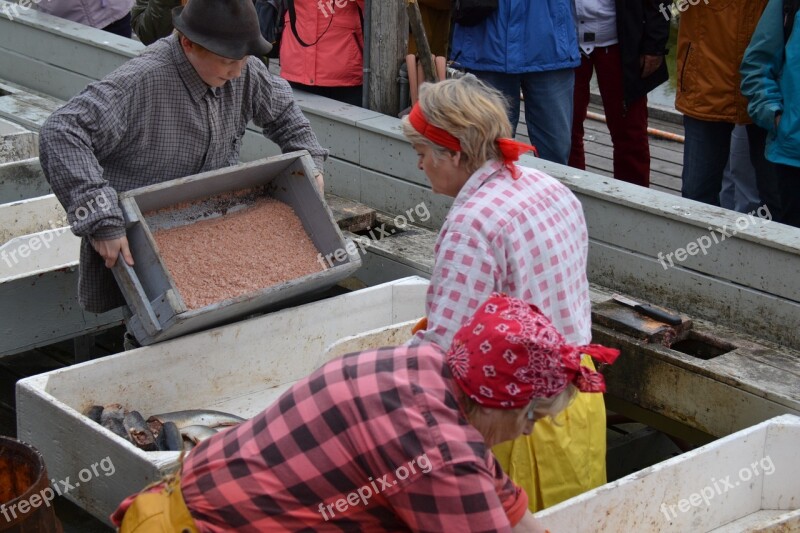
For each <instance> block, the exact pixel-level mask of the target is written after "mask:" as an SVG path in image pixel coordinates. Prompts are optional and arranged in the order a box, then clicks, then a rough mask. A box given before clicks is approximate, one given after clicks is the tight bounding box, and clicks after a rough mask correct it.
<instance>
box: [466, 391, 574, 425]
mask: <svg viewBox="0 0 800 533" xmlns="http://www.w3.org/2000/svg"><path fill="white" fill-rule="evenodd" d="M577 393H578V389H577V388H576V387H575V385H573V384H572V383H570V384H568V385H567V388H566V389H564V390H562V391H561V392H559V393H558V394H556V395H555V396H552V397H550V398H533V399H532V400H531V401H532V402H534V412H535V413H536V415H538V418H545V417H550V418H555V417H556V416H557V415H558V414H559V413H560V412H561V411H563V410H564V409H566V408H567V407H569V404H570V403H572V400H573V399H575V396H576V394H577ZM462 407H463V408H464V414H466V415H467V418H469V417H471V416H473V415H474V414H475V413H477V412H478V410H479V409H480V408H481V404H479V403H478V402H476V401H475V400H473V399H472V398H470V397H469V396H468V395H467V394H464V402H463V405H462Z"/></svg>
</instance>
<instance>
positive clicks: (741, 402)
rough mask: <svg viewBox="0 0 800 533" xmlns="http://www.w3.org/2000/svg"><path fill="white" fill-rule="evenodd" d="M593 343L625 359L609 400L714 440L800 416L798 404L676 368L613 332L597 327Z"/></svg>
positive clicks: (610, 377)
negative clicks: (620, 352)
mask: <svg viewBox="0 0 800 533" xmlns="http://www.w3.org/2000/svg"><path fill="white" fill-rule="evenodd" d="M592 339H593V342H598V343H600V344H603V345H605V346H612V347H615V348H619V349H620V350H623V353H624V355H623V356H621V357H619V358H618V359H617V360H616V361H615V362H614V364H613V365H611V366H609V367H607V368H606V369H605V371H604V375H605V378H606V384H607V387H608V394H611V395H613V396H616V397H618V398H621V399H622V400H625V401H628V402H631V403H634V404H636V405H639V406H640V407H642V408H644V409H647V410H650V411H653V412H655V413H658V414H661V415H664V416H666V417H667V418H670V419H673V420H677V421H679V422H681V423H682V424H686V425H688V426H690V427H692V428H695V429H698V430H700V431H703V432H705V433H708V434H710V435H714V436H717V437H720V436H724V435H729V434H731V433H733V432H735V431H738V430H741V429H744V428H747V427H750V426H752V425H754V424H758V423H759V422H763V421H764V420H768V419H770V418H772V417H774V416H778V415H781V414H786V413H788V414H796V415H800V406H797V405H796V404H794V407H790V406H787V405H786V404H785V403H778V402H776V401H775V400H773V399H770V398H765V397H764V392H765V391H760V393H761V394H758V395H757V394H753V393H752V392H749V391H747V390H744V389H743V388H741V387H737V386H734V385H730V384H727V383H724V382H723V381H721V380H719V379H715V377H710V376H708V375H706V374H703V373H700V372H697V371H694V369H691V368H686V367H685V366H683V365H678V364H675V363H677V362H679V359H678V358H673V359H667V358H664V359H660V358H657V357H653V355H652V354H653V353H654V352H653V351H652V350H650V349H646V348H644V347H642V346H641V345H640V344H639V343H638V342H636V341H634V340H633V339H630V340H626V338H625V337H624V336H621V335H619V334H617V333H615V332H612V331H611V330H608V329H605V328H602V327H598V326H595V327H593V329H592ZM628 339H629V338H628ZM790 403H791V402H790Z"/></svg>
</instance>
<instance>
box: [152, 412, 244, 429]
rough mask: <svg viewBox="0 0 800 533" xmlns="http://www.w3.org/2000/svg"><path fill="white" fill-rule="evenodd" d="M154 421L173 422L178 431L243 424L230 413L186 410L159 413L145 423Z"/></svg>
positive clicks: (242, 420) (242, 419) (240, 419)
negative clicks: (196, 427)
mask: <svg viewBox="0 0 800 533" xmlns="http://www.w3.org/2000/svg"><path fill="white" fill-rule="evenodd" d="M155 420H157V421H159V422H161V423H162V424H163V423H165V422H173V423H174V424H175V425H176V426H178V429H182V428H185V427H186V426H208V427H210V428H214V427H219V426H235V425H236V424H239V423H241V422H244V418H241V417H238V416H236V415H232V414H230V413H223V412H222V411H212V410H204V409H187V410H185V411H172V412H169V413H161V414H160V415H153V416H151V417H150V418H148V419H147V422H148V423H150V422H153V421H155Z"/></svg>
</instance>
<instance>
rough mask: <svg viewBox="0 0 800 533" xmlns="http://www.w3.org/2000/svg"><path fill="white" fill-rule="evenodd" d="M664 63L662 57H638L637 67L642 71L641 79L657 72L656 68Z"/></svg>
mask: <svg viewBox="0 0 800 533" xmlns="http://www.w3.org/2000/svg"><path fill="white" fill-rule="evenodd" d="M663 62H664V56H651V55H641V56H639V67H640V68H641V71H642V78H646V77H648V76H649V75H650V74H652V73H653V72H655V71H656V70H658V67H660V66H661V63H663Z"/></svg>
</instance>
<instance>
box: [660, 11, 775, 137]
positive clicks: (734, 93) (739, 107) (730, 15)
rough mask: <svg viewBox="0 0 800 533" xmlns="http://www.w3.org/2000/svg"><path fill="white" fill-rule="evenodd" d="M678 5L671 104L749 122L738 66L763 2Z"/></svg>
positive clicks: (707, 116)
mask: <svg viewBox="0 0 800 533" xmlns="http://www.w3.org/2000/svg"><path fill="white" fill-rule="evenodd" d="M679 4H681V5H683V6H684V8H685V10H684V11H683V12H681V14H680V25H679V28H678V65H677V74H678V94H677V96H676V97H675V108H676V109H677V110H678V111H680V112H681V113H684V114H685V115H689V116H690V117H693V118H697V119H701V120H714V121H723V122H733V123H736V124H749V123H750V122H751V120H750V117H749V115H748V114H747V100H746V99H745V97H744V96H742V92H741V90H740V88H739V86H740V83H741V76H740V75H739V65H741V63H742V57H743V56H744V51H745V49H746V48H747V45H748V44H750V38H751V37H752V35H753V32H754V31H755V29H756V24H758V20H759V18H760V17H761V12H762V11H764V7H766V5H767V0H699V1H698V2H691V3H684V2H680V3H679ZM692 4H694V5H692Z"/></svg>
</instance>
